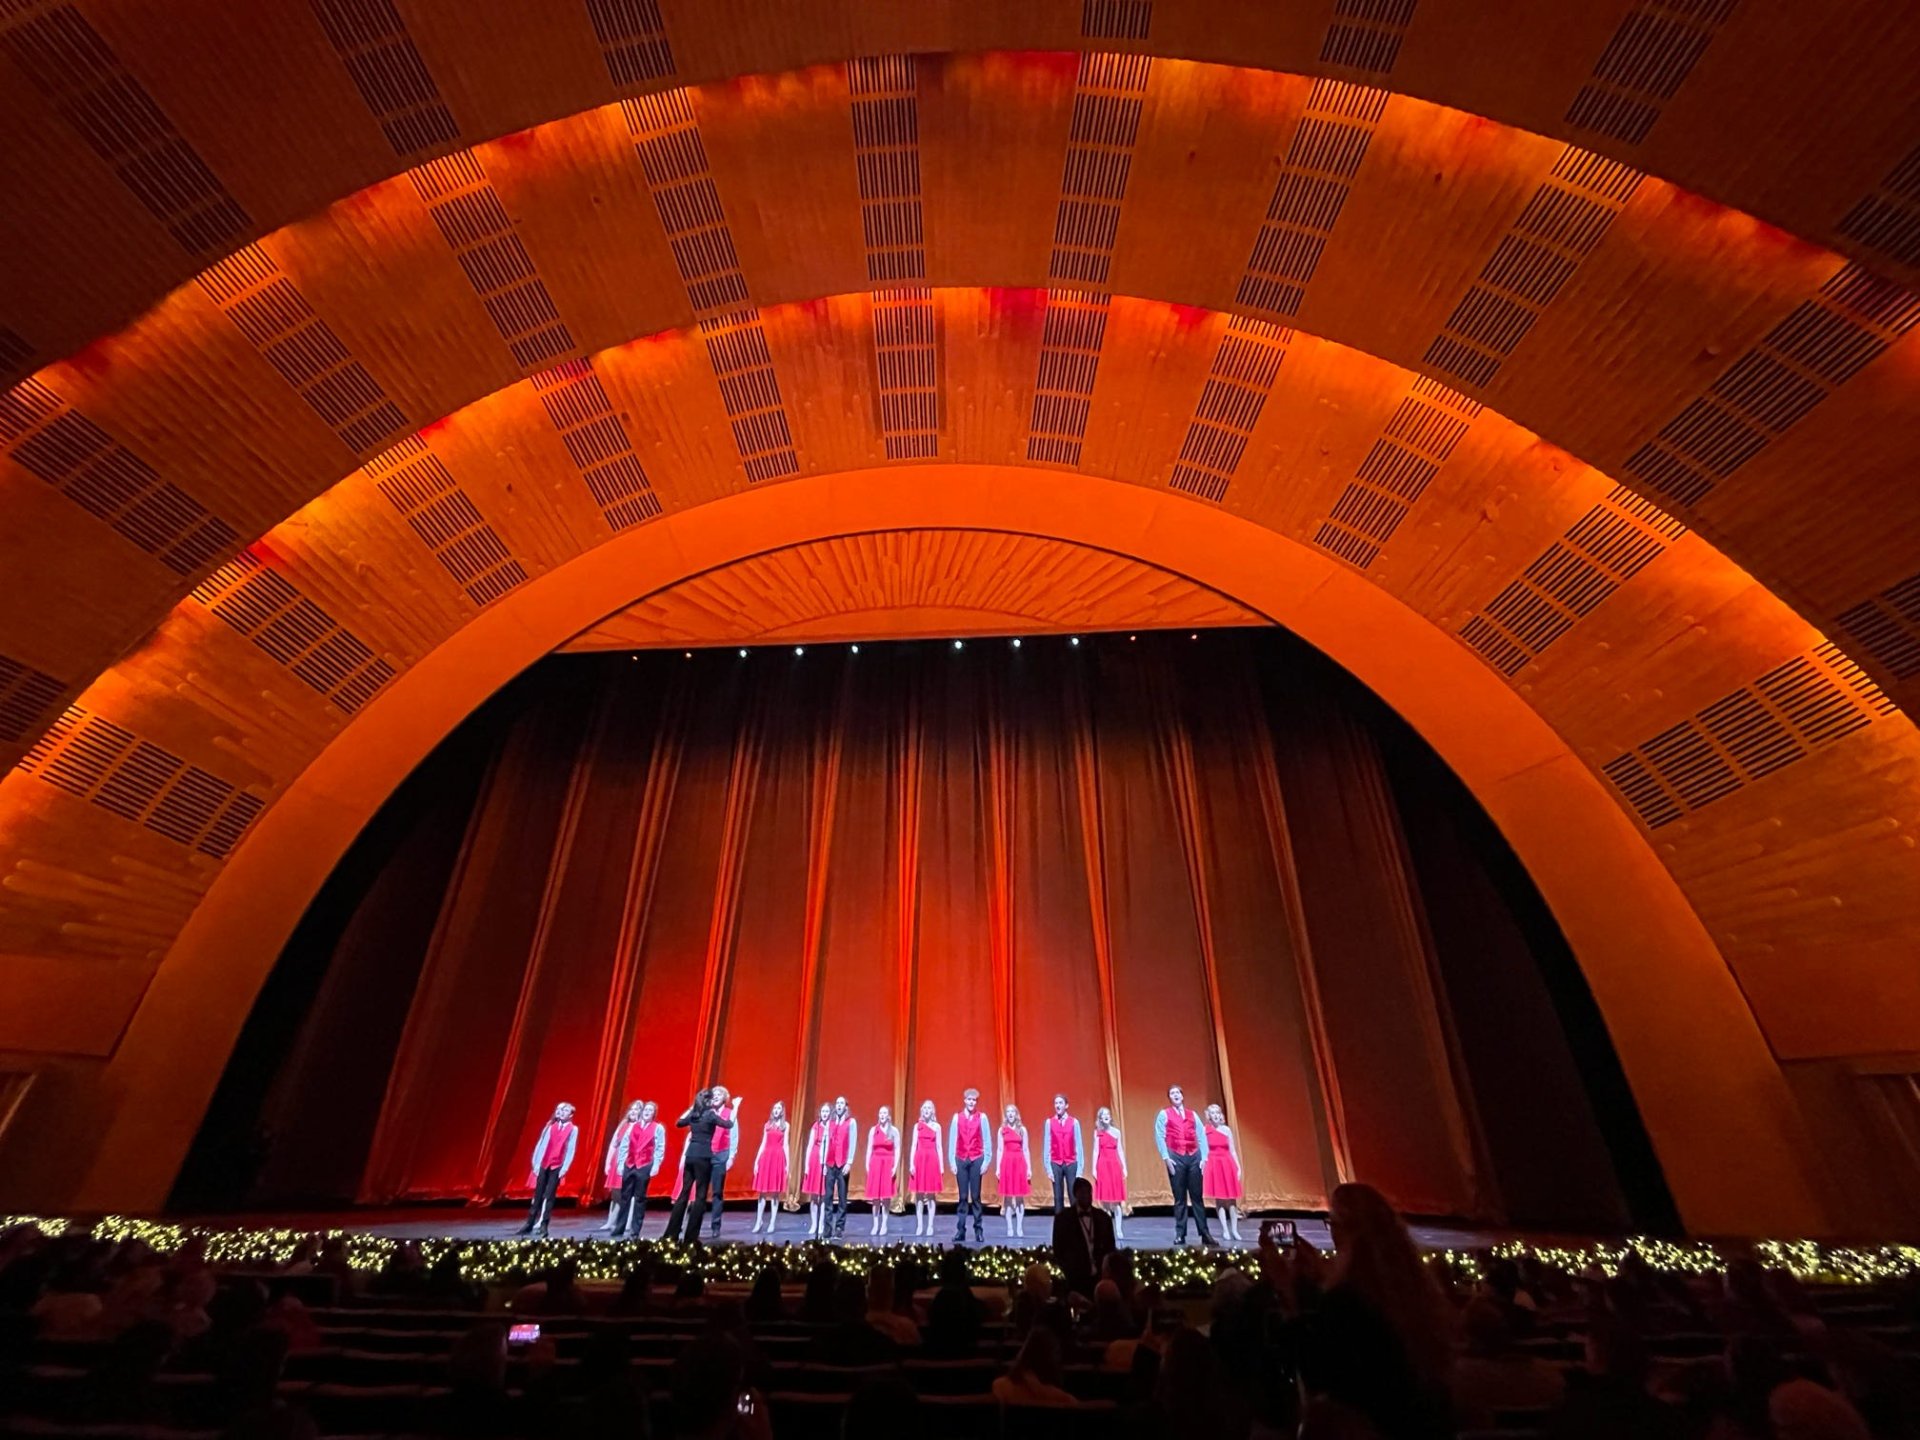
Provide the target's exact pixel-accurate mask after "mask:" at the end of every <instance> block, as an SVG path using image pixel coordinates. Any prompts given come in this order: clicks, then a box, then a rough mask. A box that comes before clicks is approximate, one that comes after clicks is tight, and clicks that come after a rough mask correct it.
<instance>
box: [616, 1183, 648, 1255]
mask: <svg viewBox="0 0 1920 1440" xmlns="http://www.w3.org/2000/svg"><path fill="white" fill-rule="evenodd" d="M652 1183H653V1167H652V1166H648V1167H647V1168H646V1169H645V1170H636V1169H634V1168H633V1166H631V1165H629V1166H627V1168H626V1169H625V1170H622V1171H621V1172H620V1208H619V1209H618V1210H616V1211H614V1212H613V1233H614V1234H615V1235H625V1236H627V1237H628V1238H629V1239H633V1238H637V1237H638V1236H639V1234H640V1226H641V1224H642V1223H643V1222H644V1221H645V1220H646V1218H647V1187H648V1186H649V1185H651V1184H652Z"/></svg>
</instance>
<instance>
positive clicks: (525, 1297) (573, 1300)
mask: <svg viewBox="0 0 1920 1440" xmlns="http://www.w3.org/2000/svg"><path fill="white" fill-rule="evenodd" d="M579 1276H580V1262H579V1261H577V1260H575V1259H573V1258H571V1257H569V1258H567V1259H565V1260H562V1261H560V1262H559V1263H558V1264H556V1265H555V1266H554V1267H553V1268H552V1269H551V1270H549V1271H547V1273H546V1275H545V1276H543V1277H542V1278H541V1279H539V1280H536V1281H534V1282H533V1283H532V1284H531V1285H523V1286H521V1287H520V1291H519V1293H518V1294H517V1295H515V1296H514V1297H513V1310H514V1313H515V1314H518V1315H580V1314H583V1313H585V1311H586V1308H587V1302H586V1297H585V1296H583V1295H582V1294H581V1293H580V1286H579V1285H578V1283H577V1281H578V1280H579Z"/></svg>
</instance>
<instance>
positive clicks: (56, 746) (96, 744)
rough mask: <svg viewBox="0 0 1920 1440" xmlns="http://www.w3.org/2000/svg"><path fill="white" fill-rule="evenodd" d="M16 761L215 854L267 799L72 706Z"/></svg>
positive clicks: (236, 839) (235, 839)
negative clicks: (24, 755) (23, 756)
mask: <svg viewBox="0 0 1920 1440" xmlns="http://www.w3.org/2000/svg"><path fill="white" fill-rule="evenodd" d="M16 768H18V769H19V770H21V771H22V772H24V773H26V774H28V775H37V776H38V777H39V778H40V779H42V780H44V781H46V783H47V784H49V785H52V786H53V787H55V788H56V789H59V790H64V791H66V793H67V794H69V795H73V796H77V797H78V798H80V799H82V800H86V801H89V802H90V803H92V804H94V805H98V806H99V807H100V808H101V809H102V810H107V811H110V812H112V813H113V814H115V815H118V816H119V817H120V818H121V819H122V820H129V821H132V822H133V823H134V824H136V825H139V826H142V827H143V828H145V829H148V830H151V831H152V832H153V833H154V834H156V835H159V836H162V837H164V838H165V839H168V840H171V841H173V842H174V844H176V845H182V846H185V847H186V848H187V849H189V850H193V851H197V852H198V853H199V854H202V855H206V856H209V857H211V858H213V859H215V860H224V859H226V857H227V856H228V855H230V854H232V853H233V847H234V846H235V845H237V844H239V843H240V837H241V836H242V835H244V834H245V833H246V830H247V827H248V826H249V825H251V824H252V823H253V822H254V820H255V819H256V818H257V817H258V816H259V814H260V812H261V811H262V810H264V809H265V808H266V803H267V802H266V801H265V800H263V799H262V798H261V797H259V796H258V795H254V794H252V793H250V792H248V791H245V790H242V789H241V788H240V787H239V786H237V785H235V784H233V783H232V782H231V781H228V780H222V779H221V778H220V777H219V776H218V775H214V774H211V773H209V772H208V771H205V770H202V769H201V768H200V767H199V766H198V765H189V764H187V762H186V761H185V760H182V759H181V758H180V757H179V756H178V755H175V754H173V753H172V752H171V751H168V750H163V749H161V748H160V747H159V746H158V745H155V744H153V743H152V742H151V741H147V740H142V739H141V738H140V737H139V736H138V735H136V734H134V733H133V732H132V731H131V730H128V729H127V728H125V727H124V726H121V725H115V724H114V723H113V722H112V721H110V720H108V719H106V718H104V717H103V716H100V715H96V714H94V713H92V712H91V711H89V710H84V709H82V708H81V707H80V706H78V705H70V706H68V707H67V710H66V712H65V713H64V714H62V715H61V717H60V718H59V719H58V720H56V721H55V722H54V723H53V726H52V727H51V728H50V729H49V730H48V731H47V733H46V734H44V735H42V736H41V737H40V740H39V743H38V744H36V745H35V746H34V747H33V749H31V750H29V751H28V752H27V754H26V758H24V759H23V760H21V762H20V764H19V765H18V766H17V767H16Z"/></svg>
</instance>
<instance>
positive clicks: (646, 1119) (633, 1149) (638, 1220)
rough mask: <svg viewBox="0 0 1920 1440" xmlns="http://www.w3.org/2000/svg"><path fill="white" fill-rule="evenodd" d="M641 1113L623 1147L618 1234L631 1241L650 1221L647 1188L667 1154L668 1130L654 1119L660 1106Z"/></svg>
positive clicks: (650, 1106) (629, 1128)
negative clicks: (648, 1220)
mask: <svg viewBox="0 0 1920 1440" xmlns="http://www.w3.org/2000/svg"><path fill="white" fill-rule="evenodd" d="M636 1103H637V1102H636ZM639 1110H640V1113H639V1114H638V1115H637V1116H635V1117H634V1122H633V1123H632V1124H631V1125H629V1126H627V1138H626V1141H625V1143H624V1144H623V1145H622V1146H621V1150H622V1154H621V1156H620V1224H619V1227H618V1228H617V1229H616V1230H615V1232H614V1233H615V1234H616V1235H625V1236H626V1238H627V1239H629V1240H638V1239H639V1238H640V1227H641V1226H642V1225H644V1224H645V1223H646V1219H647V1187H648V1186H650V1185H651V1184H652V1183H653V1172H654V1171H655V1170H657V1169H658V1168H659V1166H660V1162H661V1161H662V1160H664V1159H665V1158H666V1155H667V1127H666V1126H664V1125H662V1124H661V1123H660V1122H659V1121H658V1120H657V1119H655V1118H654V1117H655V1116H656V1115H658V1114H659V1107H658V1106H656V1105H655V1104H654V1103H653V1102H652V1101H651V1100H649V1101H647V1103H646V1104H644V1105H641V1106H639ZM629 1113H631V1112H629Z"/></svg>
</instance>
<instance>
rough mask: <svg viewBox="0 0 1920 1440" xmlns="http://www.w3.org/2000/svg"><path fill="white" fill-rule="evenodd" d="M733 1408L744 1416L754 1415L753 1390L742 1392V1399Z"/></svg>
mask: <svg viewBox="0 0 1920 1440" xmlns="http://www.w3.org/2000/svg"><path fill="white" fill-rule="evenodd" d="M733 1408H734V1409H736V1410H738V1411H739V1412H740V1413H741V1414H742V1415H751V1414H753V1392H752V1391H751V1390H742V1391H741V1392H740V1399H739V1400H738V1401H737V1402H735V1404H734V1407H733Z"/></svg>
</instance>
